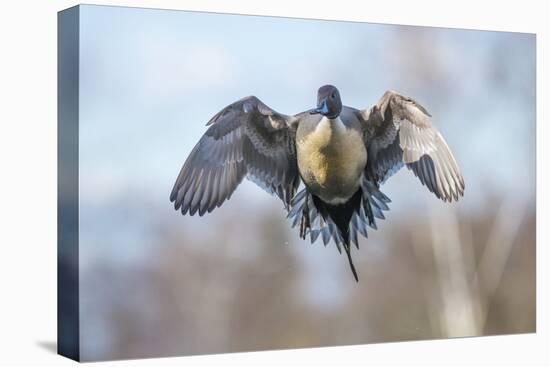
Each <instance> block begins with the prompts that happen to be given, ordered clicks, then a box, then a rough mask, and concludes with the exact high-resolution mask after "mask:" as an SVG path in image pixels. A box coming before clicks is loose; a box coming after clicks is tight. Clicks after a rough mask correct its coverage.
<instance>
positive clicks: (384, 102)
mask: <svg viewBox="0 0 550 367" xmlns="http://www.w3.org/2000/svg"><path fill="white" fill-rule="evenodd" d="M360 114H361V117H362V119H363V121H364V126H365V144H366V146H367V151H368V161H367V168H366V174H367V175H368V176H369V177H370V178H371V179H372V180H374V181H375V182H377V183H378V184H380V183H382V182H384V181H385V180H387V179H388V178H389V177H390V176H391V175H393V174H394V173H396V172H397V171H398V170H399V169H400V168H401V167H403V165H406V166H407V168H408V169H410V170H411V171H413V172H414V174H415V176H416V177H418V178H419V179H420V182H422V184H423V185H425V186H426V187H427V188H428V190H430V191H431V192H433V193H434V194H435V196H437V197H438V198H439V199H441V200H443V201H449V202H450V201H452V200H453V199H454V200H458V198H459V197H460V196H462V195H464V179H463V178H462V175H461V173H460V169H459V168H458V164H457V163H456V160H455V158H454V156H453V153H452V152H451V150H450V149H449V146H448V145H447V143H446V142H445V139H443V136H441V134H440V133H439V131H437V129H436V128H435V127H433V126H432V123H431V119H430V118H431V115H430V114H429V113H428V111H426V109H425V108H424V107H422V106H421V105H420V104H418V103H417V102H416V101H414V100H413V99H411V98H408V97H404V96H402V95H400V94H397V93H395V92H393V91H388V92H386V93H384V95H383V96H382V98H381V99H380V101H378V103H377V104H376V105H375V106H373V107H371V108H370V109H368V110H363V111H361V112H360Z"/></svg>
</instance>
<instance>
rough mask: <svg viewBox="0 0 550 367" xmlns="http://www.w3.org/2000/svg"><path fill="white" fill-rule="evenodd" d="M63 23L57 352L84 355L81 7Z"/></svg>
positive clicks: (60, 15)
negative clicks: (80, 208)
mask: <svg viewBox="0 0 550 367" xmlns="http://www.w3.org/2000/svg"><path fill="white" fill-rule="evenodd" d="M57 22H58V23H57V52H58V54H57V56H58V59H57V86H58V95H57V111H58V112H57V113H58V121H57V167H58V171H57V172H58V173H57V179H58V183H57V351H58V353H59V354H61V355H63V356H65V357H68V358H71V359H74V360H79V359H80V340H79V335H80V330H79V276H78V274H79V269H78V267H79V262H78V245H79V244H78V116H79V113H78V111H79V108H78V101H79V93H78V91H79V80H78V78H79V7H78V6H77V7H73V8H70V9H67V10H64V11H61V12H59V13H58V18H57Z"/></svg>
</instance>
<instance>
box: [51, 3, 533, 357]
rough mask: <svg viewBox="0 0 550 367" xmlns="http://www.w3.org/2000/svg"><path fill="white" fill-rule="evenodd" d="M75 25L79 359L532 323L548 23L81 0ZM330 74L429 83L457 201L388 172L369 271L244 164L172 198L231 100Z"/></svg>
mask: <svg viewBox="0 0 550 367" xmlns="http://www.w3.org/2000/svg"><path fill="white" fill-rule="evenodd" d="M80 36H81V44H80V52H81V59H80V157H79V159H80V277H81V278H80V279H81V288H80V321H81V326H80V330H81V357H82V358H83V359H84V360H95V359H118V358H140V357H156V356H168V355H181V354H201V353H221V352H237V351H249V350H262V349H281V348H297V347H316V346H329V345H344V344H362V343H378V342H391V341H400V340H418V339H434V338H447V337H462V336H478V335H494V334H507V333H525V332H534V331H535V321H536V319H535V222H536V220H535V219H536V218H535V36H534V35H529V34H517V33H503V32H485V31H466V30H456V29H440V28H424V27H406V26H391V25H380V24H365V23H351V22H329V21H314V20H301V19H286V18H269V17H253V16H238V15H223V14H205V13H188V12H181V11H161V10H150V9H133V8H116V7H98V6H82V7H81V20H80ZM329 83H330V84H334V85H336V86H337V87H338V88H339V89H340V92H341V94H342V98H343V100H344V103H345V104H347V105H350V106H353V107H357V108H365V107H369V106H371V105H372V104H374V103H376V101H377V100H378V98H380V97H381V95H382V94H383V93H384V91H385V90H387V89H393V90H396V91H398V92H400V93H403V94H405V95H408V96H411V97H413V98H415V99H416V100H417V101H418V102H420V103H421V104H422V105H424V106H425V107H426V108H427V109H428V111H429V112H430V113H431V114H432V116H433V122H434V124H435V125H436V126H437V127H438V129H439V130H440V131H441V132H442V134H443V135H444V136H445V138H446V140H447V142H448V143H449V145H450V147H451V149H452V150H453V152H454V154H455V156H456V158H457V161H458V163H459V165H460V167H461V170H462V173H463V176H464V178H465V181H466V192H465V196H464V198H462V199H461V201H459V202H458V203H453V204H446V203H443V202H440V201H438V200H437V199H436V198H435V196H433V195H432V194H430V193H429V192H428V191H427V190H426V189H425V188H424V187H423V186H422V185H421V184H420V183H419V182H418V180H417V179H416V178H415V177H414V175H413V174H411V173H410V172H408V171H407V170H406V169H403V170H402V171H400V172H399V173H398V174H396V175H395V176H393V177H392V178H391V179H390V180H389V181H388V182H387V183H386V184H385V185H384V186H383V188H382V191H383V192H384V193H385V194H386V195H388V196H389V197H390V198H391V199H392V201H393V202H392V203H391V211H390V212H389V213H388V214H387V216H386V218H387V219H386V220H384V221H379V223H378V230H377V231H370V233H369V238H368V239H362V240H361V242H360V248H361V249H360V250H359V251H357V250H355V249H354V250H353V257H354V259H355V264H356V267H357V270H358V272H359V277H360V281H359V283H355V281H354V280H353V277H352V275H351V273H350V270H349V266H348V263H347V260H346V258H345V256H343V255H340V254H339V253H338V251H337V250H336V247H335V246H334V244H332V243H331V244H329V245H328V246H327V247H324V246H323V245H322V242H321V241H318V242H317V243H315V244H313V245H312V244H310V243H309V241H302V240H300V239H299V238H298V233H297V230H293V229H291V228H290V222H289V221H288V220H286V218H285V216H286V215H285V212H284V211H283V207H282V203H281V202H280V201H279V200H278V199H276V198H274V197H272V196H269V195H268V194H266V193H265V192H264V191H262V190H261V189H260V188H258V187H257V186H255V185H254V184H252V183H250V182H248V181H245V182H243V183H242V184H241V185H240V186H239V188H238V189H237V191H236V192H235V194H234V195H233V196H232V198H231V200H230V201H228V202H226V203H225V204H224V205H223V206H222V207H221V208H218V209H217V210H215V211H214V212H213V213H211V214H209V215H207V216H204V217H202V218H201V217H189V216H185V217H184V216H182V215H181V214H180V213H179V212H176V211H174V209H173V206H172V205H171V203H170V202H169V199H168V197H169V194H170V190H171V189H172V185H173V183H174V181H175V179H176V177H177V174H178V173H179V170H180V168H181V165H182V164H183V163H184V161H185V159H186V157H187V155H188V154H189V152H190V150H191V149H192V148H193V146H194V145H195V143H196V142H197V141H198V140H199V138H200V136H201V135H202V134H203V133H204V131H205V127H204V124H205V123H206V122H207V121H208V120H209V119H210V117H212V116H213V115H214V114H215V113H216V112H218V111H219V110H220V109H221V108H223V107H224V106H226V105H228V104H229V103H231V102H233V101H235V100H237V99H239V98H242V97H244V96H247V95H256V96H257V97H259V98H260V99H261V100H262V101H264V102H265V103H266V104H268V105H269V106H270V107H272V108H274V109H275V110H277V111H280V112H283V113H286V114H294V113H298V112H301V111H303V110H306V109H309V108H311V107H313V106H314V104H315V98H316V92H317V89H318V87H319V86H321V85H323V84H329ZM61 291H62V290H61Z"/></svg>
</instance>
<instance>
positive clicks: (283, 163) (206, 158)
mask: <svg viewBox="0 0 550 367" xmlns="http://www.w3.org/2000/svg"><path fill="white" fill-rule="evenodd" d="M207 126H210V127H209V128H208V129H207V130H206V133H205V134H204V135H203V136H202V138H201V139H200V140H199V142H198V144H197V145H196V146H195V147H194V148H193V150H192V151H191V153H190V154H189V157H188V158H187V160H186V162H185V164H184V165H183V167H182V169H181V171H180V173H179V175H178V178H177V180H176V182H175V184H174V188H173V189H172V193H171V195H170V201H171V202H174V206H175V209H176V210H181V212H182V214H184V215H185V214H189V215H194V214H196V213H198V214H199V215H200V216H202V215H203V214H205V213H210V212H211V211H212V210H214V208H216V207H219V206H220V205H222V204H223V203H224V202H225V201H226V200H228V199H229V198H230V197H231V195H232V194H233V192H234V191H235V189H236V188H237V186H238V185H239V183H240V182H241V181H242V180H243V178H245V177H246V178H248V179H250V180H251V181H253V182H255V183H256V184H258V185H259V186H260V187H262V188H263V189H265V190H266V191H267V192H269V193H271V194H274V195H276V196H277V197H279V198H280V199H281V200H282V202H283V203H284V206H285V209H286V211H287V216H288V217H289V218H291V219H292V226H293V227H295V226H299V233H300V237H301V238H303V239H305V238H306V236H308V235H309V237H310V239H311V242H312V243H313V242H315V240H317V239H318V238H319V237H321V238H322V241H323V243H324V244H325V246H326V245H327V243H328V242H329V241H330V240H331V239H332V240H333V241H334V243H335V244H336V246H337V248H338V250H339V251H340V253H341V252H342V250H341V248H342V247H343V248H344V250H345V252H346V254H347V258H348V261H349V265H350V267H351V271H352V273H353V276H354V277H355V279H356V280H357V281H358V276H357V271H356V270H355V266H354V264H353V261H352V257H351V244H354V245H355V246H356V247H357V248H359V246H358V241H357V233H360V234H361V235H363V236H364V237H367V227H371V228H373V229H376V221H375V218H378V219H384V214H383V211H387V210H389V207H388V203H389V202H390V199H389V198H388V197H387V196H386V195H384V194H383V193H382V192H381V191H380V185H381V184H383V183H384V182H385V181H386V180H387V179H388V178H389V177H390V176H391V175H393V174H394V173H396V172H397V171H398V170H399V169H400V168H401V167H403V166H406V167H407V168H408V169H409V170H411V171H412V172H413V173H414V175H415V176H416V177H418V179H419V180H420V182H421V183H422V184H423V185H424V186H426V188H427V189H428V190H429V191H430V192H432V193H434V194H435V196H436V197H437V198H439V199H441V200H443V201H448V202H451V201H453V200H458V199H459V197H461V196H463V194H464V179H463V178H462V175H461V173H460V169H459V167H458V164H457V162H456V160H455V158H454V156H453V154H452V152H451V150H450V149H449V146H448V145H447V143H446V142H445V140H444V139H443V136H441V134H440V133H439V132H438V131H437V129H436V128H435V127H434V126H433V125H432V123H431V115H430V114H429V113H428V111H426V109H425V108H424V107H422V106H421V105H420V104H419V103H417V102H416V101H414V100H413V99H411V98H408V97H405V96H402V95H400V94H398V93H396V92H393V91H387V92H385V93H384V95H383V96H382V98H381V99H380V100H379V101H378V103H377V104H376V105H374V106H373V107H371V108H368V109H364V110H358V109H355V108H352V107H347V106H343V105H342V100H341V98H340V93H339V91H338V89H337V88H336V87H334V86H332V85H325V86H323V87H321V88H320V89H319V91H318V93H317V107H316V108H313V109H310V110H307V111H304V112H301V113H298V114H296V115H294V116H289V115H284V114H282V113H279V112H276V111H274V110H273V109H271V108H270V107H268V106H267V105H265V104H264V103H263V102H262V101H260V100H259V99H258V98H256V97H254V96H250V97H246V98H243V99H241V100H239V101H237V102H235V103H232V104H230V105H229V106H227V107H225V108H224V109H222V110H221V111H220V112H218V113H217V114H216V115H215V116H214V117H212V119H211V120H210V121H209V122H208V123H207ZM300 183H303V185H304V188H303V189H302V190H301V191H300V192H298V193H297V191H298V188H299V186H300Z"/></svg>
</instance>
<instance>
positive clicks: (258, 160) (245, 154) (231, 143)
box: [170, 96, 300, 215]
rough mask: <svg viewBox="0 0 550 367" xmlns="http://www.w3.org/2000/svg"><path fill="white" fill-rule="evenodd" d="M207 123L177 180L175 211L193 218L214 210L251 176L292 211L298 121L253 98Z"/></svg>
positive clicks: (172, 199) (171, 195)
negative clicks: (244, 179) (290, 206)
mask: <svg viewBox="0 0 550 367" xmlns="http://www.w3.org/2000/svg"><path fill="white" fill-rule="evenodd" d="M207 125H210V127H209V128H208V130H206V133H205V134H204V135H203V136H202V138H201V139H200V140H199V142H198V144H197V145H196V146H195V148H193V150H192V151H191V153H190V154H189V157H188V158H187V161H186V162H185V164H184V165H183V167H182V168H181V171H180V173H179V175H178V178H177V179H176V182H175V184H174V187H173V189H172V193H171V194H170V201H172V202H174V207H175V208H176V209H177V210H181V212H182V213H183V214H186V213H189V214H190V215H193V214H195V213H196V212H198V213H199V215H203V214H204V213H206V212H211V211H212V210H213V209H214V208H216V207H218V206H220V205H222V203H223V202H224V201H225V200H227V199H229V198H230V197H231V195H232V194H233V192H234V191H235V189H236V188H237V186H238V185H239V184H240V183H241V181H242V180H243V178H245V177H247V178H249V179H250V180H252V181H253V182H255V183H256V184H258V185H259V186H260V187H262V188H263V189H265V190H267V191H268V192H270V193H273V194H275V195H277V196H278V197H279V198H280V199H281V200H282V201H283V203H284V204H285V207H286V208H287V209H288V207H289V205H290V201H291V199H292V197H293V196H294V194H295V193H296V189H297V188H298V185H299V183H300V179H299V174H298V168H297V163H296V152H295V150H296V149H295V128H296V118H295V117H293V116H287V115H284V114H281V113H278V112H276V111H274V110H272V109H271V108H269V107H268V106H267V105H265V104H264V103H263V102H262V101H260V100H259V99H258V98H256V97H254V96H250V97H246V98H243V99H241V100H239V101H237V102H234V103H232V104H230V105H229V106H227V107H225V108H224V109H222V110H221V111H220V112H218V113H217V114H216V115H215V116H214V117H212V119H211V120H210V121H209V122H208V124H207Z"/></svg>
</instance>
